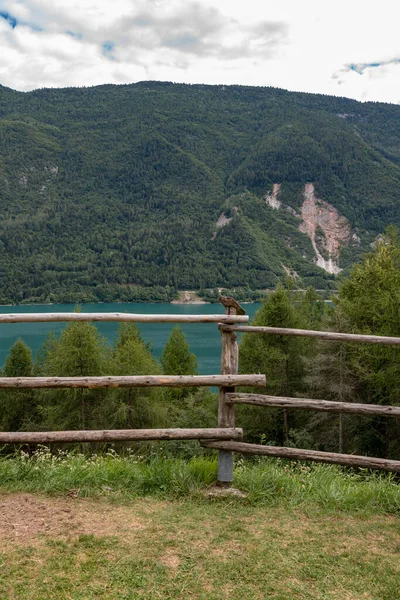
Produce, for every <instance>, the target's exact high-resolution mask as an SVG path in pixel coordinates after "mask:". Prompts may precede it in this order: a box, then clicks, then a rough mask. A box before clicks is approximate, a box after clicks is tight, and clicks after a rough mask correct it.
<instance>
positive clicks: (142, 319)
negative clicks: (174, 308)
mask: <svg viewBox="0 0 400 600" xmlns="http://www.w3.org/2000/svg"><path fill="white" fill-rule="evenodd" d="M248 320H249V317H248V315H154V314H151V315H146V314H133V313H84V312H65V313H20V314H15V313H14V314H3V315H2V314H0V323H53V322H54V323H55V322H66V321H91V322H92V321H93V322H94V321H110V322H111V321H118V322H122V323H126V322H133V323H247V322H248Z"/></svg>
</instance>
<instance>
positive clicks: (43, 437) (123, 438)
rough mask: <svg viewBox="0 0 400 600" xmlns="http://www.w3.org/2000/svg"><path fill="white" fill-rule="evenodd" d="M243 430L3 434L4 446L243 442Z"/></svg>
mask: <svg viewBox="0 0 400 600" xmlns="http://www.w3.org/2000/svg"><path fill="white" fill-rule="evenodd" d="M242 437H243V430H242V429H240V428H237V427H236V428H235V427H230V428H220V427H217V428H211V427H209V428H205V429H104V430H98V431H97V430H96V431H34V432H28V431H18V432H0V443H1V444H49V443H52V442H59V443H67V442H133V441H137V442H140V441H142V442H143V441H146V440H205V439H219V440H230V439H241V438H242Z"/></svg>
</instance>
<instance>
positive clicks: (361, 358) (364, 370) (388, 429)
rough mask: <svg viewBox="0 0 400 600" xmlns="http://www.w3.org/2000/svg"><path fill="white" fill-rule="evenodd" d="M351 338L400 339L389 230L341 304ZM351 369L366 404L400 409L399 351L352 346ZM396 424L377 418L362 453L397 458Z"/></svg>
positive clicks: (397, 268)
mask: <svg viewBox="0 0 400 600" xmlns="http://www.w3.org/2000/svg"><path fill="white" fill-rule="evenodd" d="M336 305H337V310H340V311H341V313H342V314H343V315H344V317H345V318H346V319H347V320H348V323H349V329H350V331H352V332H356V333H363V334H375V335H383V336H400V242H399V239H398V236H397V233H396V230H395V229H394V228H389V229H388V230H387V232H386V234H385V235H384V236H382V238H381V240H380V241H378V243H377V244H376V248H375V250H374V252H372V253H370V254H369V255H368V256H367V257H366V258H365V259H364V261H363V263H361V264H359V265H356V266H355V267H354V268H353V270H352V272H351V275H350V277H349V278H348V279H347V280H346V281H345V282H344V283H343V284H342V286H341V287H340V289H339V295H338V299H337V301H336ZM350 346H351V348H350V364H351V367H352V370H353V372H354V375H355V377H356V379H357V382H358V389H359V395H360V397H362V398H363V401H364V402H370V403H374V404H400V387H399V380H400V350H399V349H398V347H397V346H381V345H372V344H351V345H350ZM399 433H400V432H399V430H398V426H397V427H396V422H395V420H389V419H387V418H386V419H379V418H376V417H375V418H373V419H371V420H370V422H369V426H368V427H365V421H364V427H363V431H362V430H360V432H359V439H360V442H361V443H362V448H361V449H362V450H363V451H367V452H369V453H370V452H374V453H377V454H379V455H384V456H389V455H394V456H398V453H399V452H400V444H399V442H398V439H399Z"/></svg>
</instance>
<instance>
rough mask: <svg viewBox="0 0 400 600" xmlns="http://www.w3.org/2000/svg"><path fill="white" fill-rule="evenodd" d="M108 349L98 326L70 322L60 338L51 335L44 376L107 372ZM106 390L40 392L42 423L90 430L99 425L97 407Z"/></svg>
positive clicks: (42, 364) (45, 356)
mask: <svg viewBox="0 0 400 600" xmlns="http://www.w3.org/2000/svg"><path fill="white" fill-rule="evenodd" d="M108 362H109V350H108V348H107V345H106V343H105V340H104V338H103V337H102V336H101V335H100V334H99V331H98V329H97V328H96V327H95V326H94V325H92V324H90V323H84V322H74V323H70V324H69V325H67V327H66V328H65V329H64V331H63V332H62V334H61V337H60V338H59V339H57V338H54V336H52V338H51V341H50V343H48V344H47V348H46V344H45V351H44V352H42V357H41V370H42V374H43V375H45V376H53V377H54V376H59V377H84V376H85V375H92V376H96V375H103V374H106V371H107V367H108ZM106 393H107V392H106V390H101V389H100V390H91V389H85V388H75V389H70V388H68V389H64V390H61V389H55V390H44V391H42V392H41V394H40V402H41V412H42V426H45V427H51V428H53V429H90V428H92V429H93V428H95V427H96V426H98V425H99V423H98V408H99V406H100V404H101V399H102V397H103V396H105V395H106Z"/></svg>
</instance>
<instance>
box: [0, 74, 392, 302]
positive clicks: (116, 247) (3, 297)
mask: <svg viewBox="0 0 400 600" xmlns="http://www.w3.org/2000/svg"><path fill="white" fill-rule="evenodd" d="M310 186H312V187H310ZM311 192H312V193H311ZM310 193H311V196H310ZM307 194H308V195H307ZM272 196H273V197H274V202H273V203H272V204H271V201H270V198H271V197H272ZM307 198H308V200H307ZM310 198H312V200H310ZM307 202H309V203H310V202H311V204H312V206H311V204H309V205H307ZM399 206H400V107H398V106H393V105H384V104H376V103H368V104H361V103H358V102H356V101H353V100H346V99H340V98H330V97H328V96H320V95H309V94H298V93H290V92H285V91H284V90H277V89H272V88H247V87H240V86H231V87H225V86H222V87H221V86H203V85H192V86H190V85H176V84H168V83H160V82H141V83H138V84H134V85H123V86H113V85H106V86H99V87H96V88H79V89H75V88H66V89H56V90H46V89H45V90H37V91H34V92H30V93H20V92H14V91H12V90H9V89H7V88H4V87H1V86H0V208H1V211H2V216H3V218H2V220H1V221H0V256H1V261H0V275H1V277H0V301H2V302H17V301H32V300H47V301H57V300H70V301H79V300H80V301H85V300H112V299H123V300H131V299H132V300H134V299H143V300H146V299H151V298H154V297H157V298H159V299H170V298H171V297H172V295H173V293H174V291H175V290H176V289H200V288H210V287H222V286H224V287H235V286H246V287H250V288H253V289H256V288H257V289H259V288H265V287H273V286H274V285H275V284H276V282H277V280H278V278H279V277H282V276H283V275H284V274H285V273H291V274H293V273H297V275H298V276H299V278H300V280H299V284H300V285H307V284H309V283H313V284H315V285H317V286H318V287H329V286H331V285H333V284H334V283H333V280H334V273H337V272H339V271H340V269H342V268H346V267H348V266H349V265H350V264H351V263H352V262H353V261H354V260H356V259H357V258H358V257H359V255H360V253H362V252H363V251H364V250H365V249H367V248H368V247H369V244H370V243H372V242H373V240H374V239H375V237H376V236H377V235H379V233H381V232H382V231H383V230H384V229H385V227H386V226H387V225H388V224H390V223H394V224H396V225H399V226H400V211H399ZM307 210H308V212H307ZM305 215H308V216H305ZM332 215H336V216H335V218H333V217H332ZM331 217H332V218H331ZM310 219H311V222H310V223H308V221H309V220H310ZM307 220H308V221H307ZM341 229H343V230H344V232H345V233H344V234H343V235H341V234H340V230H341ZM338 232H339V233H338ZM318 265H320V266H318ZM321 267H324V268H321ZM329 271H330V272H329Z"/></svg>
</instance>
